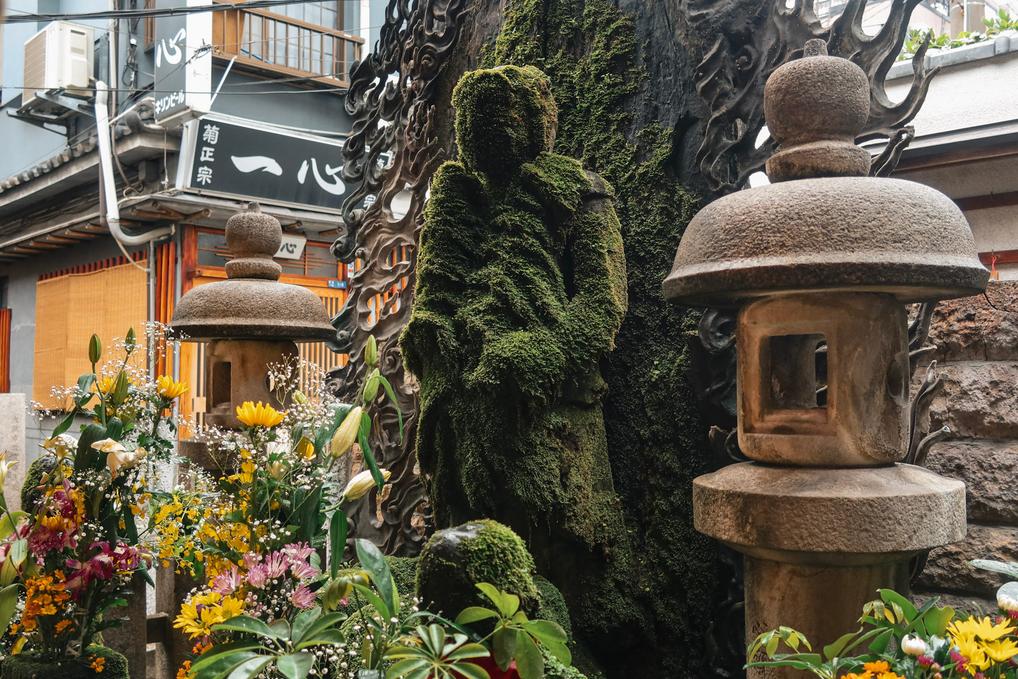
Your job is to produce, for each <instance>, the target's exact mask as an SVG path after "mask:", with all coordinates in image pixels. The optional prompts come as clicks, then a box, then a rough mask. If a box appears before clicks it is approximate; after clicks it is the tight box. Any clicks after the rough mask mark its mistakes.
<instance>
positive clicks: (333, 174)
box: [297, 158, 346, 196]
mask: <svg viewBox="0 0 1018 679" xmlns="http://www.w3.org/2000/svg"><path fill="white" fill-rule="evenodd" d="M323 165H324V166H325V175H326V177H328V179H326V178H325V177H323V176H322V175H321V173H319V172H318V161H317V160H316V159H315V158H312V159H311V164H310V167H311V173H312V174H313V175H314V177H315V182H316V183H317V184H318V186H320V187H321V188H322V190H323V191H327V192H328V193H331V194H332V195H334V196H342V195H343V193H344V192H345V191H346V186H345V185H344V184H343V180H341V179H340V178H339V177H338V175H339V173H340V172H341V171H342V169H343V166H342V165H337V166H335V167H330V166H329V165H328V163H323ZM307 176H308V161H306V160H305V161H304V162H303V163H301V165H300V169H299V170H298V171H297V181H298V182H300V183H301V184H303V183H304V182H305V181H306V180H307Z"/></svg>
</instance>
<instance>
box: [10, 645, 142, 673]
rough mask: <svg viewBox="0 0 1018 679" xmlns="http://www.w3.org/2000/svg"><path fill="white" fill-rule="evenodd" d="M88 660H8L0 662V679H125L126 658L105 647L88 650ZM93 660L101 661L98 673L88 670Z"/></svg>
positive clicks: (26, 657)
mask: <svg viewBox="0 0 1018 679" xmlns="http://www.w3.org/2000/svg"><path fill="white" fill-rule="evenodd" d="M88 651H89V658H87V659H81V660H79V659H76V658H75V659H72V660H61V661H42V660H36V659H35V658H32V657H30V656H20V655H15V656H8V657H7V658H4V659H3V660H2V661H0V679H57V678H59V679H93V678H94V677H102V678H103V679H129V677H130V674H129V672H128V670H127V658H126V657H124V656H123V655H122V654H120V653H117V652H116V651H114V650H113V649H111V648H107V647H105V646H90V647H89V649H88ZM93 657H99V658H103V659H105V664H104V666H103V670H102V672H95V671H94V670H93V669H92V668H91V667H90V663H91V662H92V658H93Z"/></svg>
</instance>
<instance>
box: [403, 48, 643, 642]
mask: <svg viewBox="0 0 1018 679" xmlns="http://www.w3.org/2000/svg"><path fill="white" fill-rule="evenodd" d="M453 104H454V106H455V107H456V141H457V145H458V148H459V156H460V160H459V162H448V163H446V164H445V165H443V166H442V167H441V169H439V171H438V173H437V174H436V175H435V178H434V182H433V184H432V188H431V199H430V202H429V203H428V206H427V208H426V210H425V224H424V228H423V231H422V233H421V243H420V252H419V259H418V269H417V288H416V298H415V300H414V306H413V311H412V315H411V319H410V322H409V324H408V325H407V327H406V328H405V330H404V332H403V335H402V337H401V347H402V350H403V355H404V357H405V360H406V364H407V367H408V368H409V370H410V371H411V372H412V373H413V374H414V375H416V376H417V378H418V380H419V382H420V390H421V409H420V422H419V427H418V439H417V452H418V457H419V461H420V465H421V469H422V471H423V472H424V475H425V477H426V478H427V479H428V483H429V485H430V492H431V499H432V503H433V508H434V511H435V517H436V520H437V523H438V524H439V527H444V526H452V525H456V524H460V523H463V522H465V521H469V520H471V519H477V518H482V517H492V518H495V519H497V520H499V521H501V522H503V523H506V524H508V525H509V526H511V527H512V528H513V529H514V530H515V531H516V532H518V533H519V534H520V535H521V536H522V537H523V538H524V539H525V540H526V542H527V544H528V546H529V547H530V550H531V551H532V552H533V554H534V558H535V561H536V563H537V567H538V570H539V571H540V572H541V573H542V574H543V575H546V576H548V577H549V578H550V579H551V580H552V581H553V582H555V584H556V585H558V586H559V587H560V588H561V589H562V590H563V592H564V593H565V595H566V598H567V599H568V600H569V601H570V603H571V604H572V605H573V608H574V619H575V621H576V623H577V626H579V627H582V628H585V629H586V630H587V631H589V632H594V633H595V634H596V632H597V631H598V630H597V628H598V626H599V625H601V624H602V621H603V620H604V619H605V617H606V616H607V617H612V616H613V617H614V623H613V624H616V623H617V622H619V621H620V619H621V620H622V621H625V620H626V619H629V620H632V621H634V622H635V617H636V616H635V614H633V613H630V612H629V611H628V606H629V604H627V602H625V601H624V600H623V599H622V598H621V597H620V596H619V595H618V593H617V590H616V588H615V586H614V585H613V583H614V582H616V581H617V580H618V579H620V578H622V577H625V576H626V571H627V570H628V569H629V568H630V567H631V565H632V564H631V560H632V557H631V553H630V551H629V548H628V546H627V538H626V532H625V528H624V525H623V520H622V515H621V512H620V511H619V509H618V500H617V498H616V495H615V492H614V489H613V485H612V478H611V470H610V467H609V464H608V457H607V451H606V443H605V431H604V419H603V415H602V409H601V402H602V397H603V395H604V393H605V382H604V380H603V379H602V377H601V367H600V364H601V361H602V360H603V359H604V357H605V356H606V355H607V354H608V352H610V351H611V350H612V348H613V346H614V340H615V335H616V333H617V332H618V329H619V326H620V324H621V322H622V318H623V315H624V313H625V311H626V273H625V259H624V256H623V250H622V237H621V234H620V229H619V222H618V219H617V217H616V215H615V210H614V207H613V205H612V195H611V189H610V188H609V187H608V186H607V184H606V183H605V182H604V181H603V180H602V179H601V178H600V177H598V176H597V175H594V174H592V173H590V172H585V171H584V170H583V167H582V166H581V164H580V163H579V162H578V161H576V160H574V159H572V158H567V157H564V156H561V155H557V154H555V153H552V152H551V149H552V146H553V143H554V139H555V131H556V121H557V109H556V105H555V101H554V99H553V98H552V95H551V89H550V85H549V82H548V80H547V78H546V77H545V75H544V74H543V73H541V72H540V71H539V70H537V69H535V68H533V67H524V68H520V67H515V66H507V67H501V68H495V69H490V70H479V71H474V72H472V73H467V74H466V75H464V76H463V78H462V80H461V81H460V83H459V84H458V86H457V87H456V90H455V92H454V95H453ZM629 574H630V575H631V572H630V573H629ZM577 602H579V604H578V603H577ZM578 605H579V607H580V608H581V609H587V610H576V609H577V606H578ZM606 607H608V608H610V609H612V610H606Z"/></svg>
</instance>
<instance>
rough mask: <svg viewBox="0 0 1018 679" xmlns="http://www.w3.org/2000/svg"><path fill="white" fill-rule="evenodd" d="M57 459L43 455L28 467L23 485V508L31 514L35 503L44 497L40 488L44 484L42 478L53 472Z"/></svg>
mask: <svg viewBox="0 0 1018 679" xmlns="http://www.w3.org/2000/svg"><path fill="white" fill-rule="evenodd" d="M56 462H57V460H56V458H55V457H53V456H51V455H43V456H42V457H38V458H36V459H35V461H34V462H32V464H30V465H28V471H27V472H25V482H24V483H23V484H22V485H21V508H22V509H23V510H25V511H26V512H31V511H32V509H33V508H34V507H35V503H36V502H38V501H39V498H41V497H42V491H40V490H39V486H40V485H41V484H42V477H43V476H45V475H46V474H49V473H50V472H51V471H53V468H54V467H56Z"/></svg>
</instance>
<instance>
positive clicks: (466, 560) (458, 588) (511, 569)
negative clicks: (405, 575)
mask: <svg viewBox="0 0 1018 679" xmlns="http://www.w3.org/2000/svg"><path fill="white" fill-rule="evenodd" d="M448 533H452V534H453V536H454V538H453V539H455V540H456V549H455V553H453V554H450V553H448V552H447V551H446V550H445V549H442V548H441V546H442V545H443V542H444V541H445V540H446V539H447V535H448ZM534 570H535V569H534V559H533V557H532V556H531V555H530V552H529V551H527V547H526V545H524V544H523V540H522V539H520V536H518V535H517V534H516V533H514V532H513V531H512V530H511V529H510V528H508V527H506V526H504V525H502V524H500V523H498V522H497V521H493V520H490V519H483V520H481V521H472V522H470V523H468V524H465V525H464V526H459V527H456V528H453V529H450V530H449V531H440V532H438V533H436V534H435V535H433V536H432V537H431V539H430V540H429V541H428V543H427V544H426V545H425V546H424V550H423V551H422V552H421V556H420V561H419V565H418V570H417V593H418V594H419V595H420V596H421V597H422V598H423V599H424V603H425V605H429V606H430V605H437V606H438V607H439V608H441V609H442V610H444V611H445V612H446V613H448V614H450V615H451V614H452V613H454V612H456V611H459V610H461V609H463V608H465V607H467V606H470V605H473V604H476V603H478V602H479V601H480V598H479V595H478V593H477V590H476V587H477V584H478V583H482V582H487V583H491V584H492V585H493V586H495V587H496V588H498V589H499V590H501V591H506V592H512V593H513V594H514V595H516V596H518V597H519V598H520V600H521V601H522V605H523V607H524V609H525V610H527V611H530V612H534V611H535V610H537V606H538V602H539V595H538V591H537V585H536V584H535V582H534Z"/></svg>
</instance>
